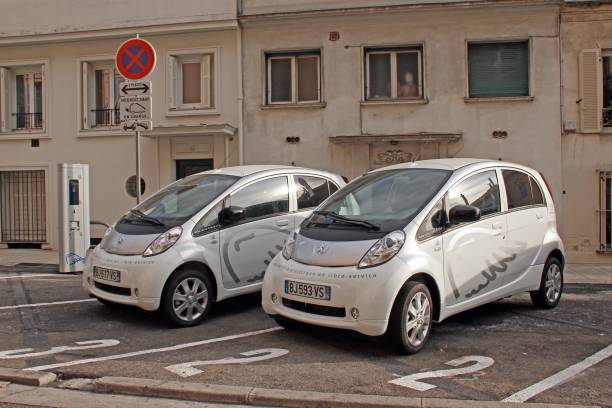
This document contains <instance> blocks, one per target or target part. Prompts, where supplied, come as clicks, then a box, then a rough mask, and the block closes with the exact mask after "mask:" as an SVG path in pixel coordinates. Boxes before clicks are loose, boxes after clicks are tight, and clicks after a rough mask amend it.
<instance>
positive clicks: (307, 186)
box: [293, 176, 331, 210]
mask: <svg viewBox="0 0 612 408" xmlns="http://www.w3.org/2000/svg"><path fill="white" fill-rule="evenodd" d="M293 180H294V181H295V186H296V187H295V190H296V191H295V192H296V195H297V206H298V210H303V209H305V208H313V207H317V206H318V205H319V204H321V203H322V202H323V201H325V199H326V198H327V197H329V195H330V184H331V183H330V182H328V181H327V180H326V179H324V178H321V177H315V176H293Z"/></svg>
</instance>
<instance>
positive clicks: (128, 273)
mask: <svg viewBox="0 0 612 408" xmlns="http://www.w3.org/2000/svg"><path fill="white" fill-rule="evenodd" d="M177 258H178V259H180V255H179V254H178V253H176V252H175V251H174V250H173V248H170V249H169V250H167V251H166V252H164V253H162V254H159V255H156V256H153V257H146V258H145V257H142V256H141V255H132V256H122V255H115V254H110V253H108V252H106V251H104V250H102V249H101V248H100V247H99V246H97V247H96V248H94V250H93V251H91V253H90V254H89V256H88V257H87V261H86V263H85V269H84V271H83V288H84V289H85V290H86V291H88V292H89V293H90V294H91V295H92V296H94V297H96V298H100V299H104V300H107V301H110V302H113V303H119V304H123V305H130V306H137V307H140V308H141V309H144V310H149V311H153V310H157V309H159V305H160V299H161V294H162V291H163V288H164V285H165V283H166V279H167V277H168V275H169V273H170V272H172V270H173V269H174V267H173V265H174V264H175V263H176V260H177ZM94 266H98V267H103V268H107V269H112V270H117V271H119V272H120V273H121V280H120V282H111V281H106V280H100V279H96V278H94V277H93V267H94Z"/></svg>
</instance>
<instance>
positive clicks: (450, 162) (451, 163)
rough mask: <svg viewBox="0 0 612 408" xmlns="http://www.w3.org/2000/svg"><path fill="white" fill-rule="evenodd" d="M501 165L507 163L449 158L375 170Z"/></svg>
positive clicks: (445, 168) (453, 168) (444, 168)
mask: <svg viewBox="0 0 612 408" xmlns="http://www.w3.org/2000/svg"><path fill="white" fill-rule="evenodd" d="M476 164H479V165H483V164H489V165H495V166H499V165H503V164H508V163H502V162H499V161H496V160H489V159H470V158H451V159H431V160H418V161H414V162H408V163H400V164H396V165H393V166H388V167H383V168H381V169H377V170H400V169H415V168H416V169H419V168H421V169H442V170H451V171H454V170H458V169H460V168H462V167H466V166H471V165H476Z"/></svg>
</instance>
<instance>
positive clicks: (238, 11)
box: [236, 0, 244, 166]
mask: <svg viewBox="0 0 612 408" xmlns="http://www.w3.org/2000/svg"><path fill="white" fill-rule="evenodd" d="M241 13H242V2H241V0H236V22H237V23H238V25H237V29H236V57H237V58H236V60H237V64H238V67H237V71H238V81H237V84H238V163H239V164H240V165H241V166H242V165H244V81H243V78H242V62H243V58H244V50H243V48H242V26H241V25H240V18H239V17H240V14H241Z"/></svg>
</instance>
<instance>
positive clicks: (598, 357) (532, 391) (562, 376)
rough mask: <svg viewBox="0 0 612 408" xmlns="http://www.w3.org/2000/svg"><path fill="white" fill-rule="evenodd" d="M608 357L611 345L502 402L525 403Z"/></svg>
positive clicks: (610, 353) (611, 352)
mask: <svg viewBox="0 0 612 408" xmlns="http://www.w3.org/2000/svg"><path fill="white" fill-rule="evenodd" d="M610 356H612V344H610V345H609V346H608V347H606V348H604V349H603V350H600V351H598V352H597V353H595V354H593V355H592V356H590V357H587V358H585V359H584V360H582V361H581V362H579V363H577V364H574V365H573V366H569V367H567V368H566V369H564V370H561V371H559V372H558V373H557V374H554V375H551V376H550V377H548V378H545V379H543V380H542V381H540V382H537V383H535V384H533V385H530V386H529V387H527V388H525V389H524V390H521V391H519V392H517V393H514V394H512V395H511V396H509V397H508V398H505V399H503V400H502V402H525V401H527V400H528V399H530V398H533V397H535V396H536V395H538V394H540V393H542V392H544V391H546V390H548V389H550V388H553V387H555V386H557V385H559V384H562V383H564V382H566V381H568V380H569V379H570V378H572V377H574V376H575V375H577V374H580V373H581V372H583V371H584V370H586V369H587V368H590V367H592V366H594V365H595V364H597V363H599V362H601V361H603V360H605V359H606V358H608V357H610Z"/></svg>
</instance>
